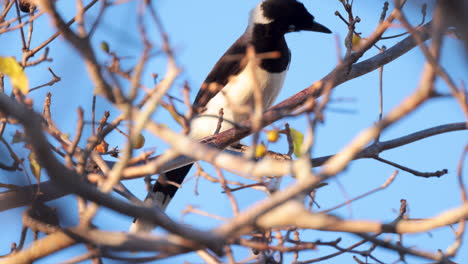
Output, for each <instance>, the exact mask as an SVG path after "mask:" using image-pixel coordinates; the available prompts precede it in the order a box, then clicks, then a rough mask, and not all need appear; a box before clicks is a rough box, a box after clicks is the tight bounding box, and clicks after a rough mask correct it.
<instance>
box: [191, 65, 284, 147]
mask: <svg viewBox="0 0 468 264" xmlns="http://www.w3.org/2000/svg"><path fill="white" fill-rule="evenodd" d="M253 63H254V62H249V63H248V64H247V66H246V67H245V69H244V70H243V71H242V72H241V73H240V74H239V75H237V76H235V77H233V78H232V79H231V80H229V82H228V84H226V86H225V87H224V88H223V89H222V90H221V91H220V92H219V93H218V94H216V96H214V97H213V98H212V99H211V100H210V101H209V102H208V104H207V105H206V111H204V112H203V113H202V114H201V115H200V116H199V117H197V118H195V119H194V120H193V121H192V123H191V131H192V132H191V137H193V138H195V139H201V138H204V137H206V136H210V135H212V134H213V133H214V132H215V130H216V127H217V125H218V118H216V117H217V116H218V115H219V110H220V109H221V108H223V111H224V115H223V118H224V120H227V121H231V122H234V123H240V122H242V121H245V120H247V119H249V118H250V114H249V113H247V114H245V113H239V112H237V111H236V110H240V109H241V108H242V109H244V110H245V109H246V106H247V107H248V108H247V109H253V104H254V92H255V89H257V88H259V89H260V90H261V91H262V98H263V108H264V109H266V108H268V107H270V106H271V105H272V104H273V102H274V100H275V99H276V97H277V96H278V93H279V91H280V90H281V88H282V86H283V83H284V79H285V77H286V71H287V70H285V71H283V72H280V73H270V72H267V71H265V70H264V69H262V68H260V67H259V66H257V65H253ZM232 127H233V125H232V123H230V122H226V121H224V122H223V123H222V127H221V131H224V130H227V129H230V128H232Z"/></svg>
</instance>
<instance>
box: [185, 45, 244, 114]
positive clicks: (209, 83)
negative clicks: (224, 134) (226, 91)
mask: <svg viewBox="0 0 468 264" xmlns="http://www.w3.org/2000/svg"><path fill="white" fill-rule="evenodd" d="M247 45H248V41H247V39H246V37H245V36H241V37H240V38H239V39H237V41H236V42H234V44H232V46H231V47H230V48H229V49H228V50H227V51H226V52H225V53H224V55H223V56H222V57H221V58H220V59H219V60H218V62H217V63H216V64H215V66H214V67H213V69H212V70H211V72H210V73H209V74H208V76H207V77H206V79H205V81H204V82H203V84H202V86H201V88H200V90H199V91H198V94H197V97H196V98H195V101H194V103H193V107H194V109H195V110H197V112H198V110H201V109H203V108H204V107H205V106H206V104H207V103H208V102H209V101H210V100H211V98H213V97H214V96H215V95H216V94H217V93H218V92H219V91H220V90H221V89H222V88H223V87H224V86H225V85H226V84H227V83H228V81H229V79H230V78H231V77H232V76H235V75H237V74H239V73H240V72H241V71H242V70H243V69H244V67H245V65H242V59H243V57H244V55H245V52H246V49H247Z"/></svg>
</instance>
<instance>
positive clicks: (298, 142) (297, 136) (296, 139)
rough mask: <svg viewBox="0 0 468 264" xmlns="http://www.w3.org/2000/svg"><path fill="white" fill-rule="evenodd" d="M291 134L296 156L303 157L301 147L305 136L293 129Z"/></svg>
mask: <svg viewBox="0 0 468 264" xmlns="http://www.w3.org/2000/svg"><path fill="white" fill-rule="evenodd" d="M289 133H290V135H291V138H292V141H293V147H294V155H296V157H298V158H299V157H300V156H301V146H302V143H303V142H304V135H303V134H302V133H301V132H299V131H297V130H296V129H294V128H291V127H290V128H289Z"/></svg>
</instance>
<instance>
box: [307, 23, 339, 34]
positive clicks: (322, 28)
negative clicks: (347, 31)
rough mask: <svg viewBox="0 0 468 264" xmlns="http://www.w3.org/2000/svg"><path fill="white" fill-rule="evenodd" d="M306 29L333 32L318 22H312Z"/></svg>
mask: <svg viewBox="0 0 468 264" xmlns="http://www.w3.org/2000/svg"><path fill="white" fill-rule="evenodd" d="M304 30H308V31H316V32H322V33H332V32H331V30H330V29H328V28H327V27H326V26H324V25H322V24H320V23H317V22H312V24H311V25H309V26H308V27H307V28H305V29H304Z"/></svg>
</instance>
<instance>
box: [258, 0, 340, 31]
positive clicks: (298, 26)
mask: <svg viewBox="0 0 468 264" xmlns="http://www.w3.org/2000/svg"><path fill="white" fill-rule="evenodd" d="M250 24H253V25H255V24H263V25H268V24H270V25H271V26H274V27H275V28H276V29H278V30H279V31H281V32H282V33H288V32H296V31H301V30H306V31H316V32H323V33H331V31H330V30H329V29H328V28H327V27H325V26H323V25H321V24H319V23H317V22H315V21H314V16H312V15H311V14H310V13H309V12H308V11H307V9H306V8H305V7H304V4H302V3H301V2H299V1H297V0H263V1H261V2H260V3H259V4H258V5H257V6H256V7H255V9H254V10H252V13H251V15H250Z"/></svg>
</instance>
